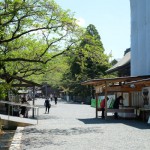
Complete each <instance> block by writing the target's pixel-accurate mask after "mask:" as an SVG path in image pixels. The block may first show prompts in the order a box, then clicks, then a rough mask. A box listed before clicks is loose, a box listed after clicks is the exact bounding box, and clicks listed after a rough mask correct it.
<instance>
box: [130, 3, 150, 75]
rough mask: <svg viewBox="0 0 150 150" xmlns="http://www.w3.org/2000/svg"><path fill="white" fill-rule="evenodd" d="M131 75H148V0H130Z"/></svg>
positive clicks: (149, 66) (149, 38)
mask: <svg viewBox="0 0 150 150" xmlns="http://www.w3.org/2000/svg"><path fill="white" fill-rule="evenodd" d="M130 6H131V76H138V75H150V0H130Z"/></svg>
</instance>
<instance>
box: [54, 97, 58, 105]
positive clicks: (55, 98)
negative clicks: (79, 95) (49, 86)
mask: <svg viewBox="0 0 150 150" xmlns="http://www.w3.org/2000/svg"><path fill="white" fill-rule="evenodd" d="M54 100H55V105H56V104H57V96H56V95H55V96H54Z"/></svg>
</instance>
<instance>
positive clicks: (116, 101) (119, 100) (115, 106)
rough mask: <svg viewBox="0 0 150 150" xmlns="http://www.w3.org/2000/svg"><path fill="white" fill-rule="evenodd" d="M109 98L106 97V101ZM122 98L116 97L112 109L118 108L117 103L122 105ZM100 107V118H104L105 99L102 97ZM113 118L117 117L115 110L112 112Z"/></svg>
mask: <svg viewBox="0 0 150 150" xmlns="http://www.w3.org/2000/svg"><path fill="white" fill-rule="evenodd" d="M108 100H109V98H108V97H107V101H108ZM122 100H123V96H119V97H117V98H116V100H115V102H114V104H113V109H119V105H122V103H121V101H122ZM100 107H101V109H102V119H104V118H105V115H104V112H105V99H103V100H102V101H101V103H100ZM114 118H115V119H118V113H117V112H115V113H114Z"/></svg>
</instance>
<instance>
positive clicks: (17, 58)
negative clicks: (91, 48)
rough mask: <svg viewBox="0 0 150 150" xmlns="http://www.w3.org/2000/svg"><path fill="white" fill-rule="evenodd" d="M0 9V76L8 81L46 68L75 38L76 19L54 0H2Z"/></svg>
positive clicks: (39, 72) (67, 49) (76, 29)
mask: <svg viewBox="0 0 150 150" xmlns="http://www.w3.org/2000/svg"><path fill="white" fill-rule="evenodd" d="M0 10H1V11H0V78H2V79H4V80H5V81H6V82H7V83H9V82H11V81H13V79H14V78H16V77H17V76H19V77H22V78H26V77H29V76H31V75H39V74H43V73H45V71H49V70H50V67H51V63H49V62H52V61H53V60H54V58H56V57H57V56H59V55H61V54H63V53H66V52H67V51H69V50H70V48H71V47H72V46H73V45H74V44H75V43H76V41H77V39H78V38H77V35H78V34H77V33H78V29H79V28H78V26H77V24H76V19H74V18H73V15H72V14H71V13H70V12H69V11H64V10H62V9H61V8H60V7H59V6H58V5H57V4H56V3H55V2H54V1H53V0H4V1H1V2H0ZM47 68H49V69H47Z"/></svg>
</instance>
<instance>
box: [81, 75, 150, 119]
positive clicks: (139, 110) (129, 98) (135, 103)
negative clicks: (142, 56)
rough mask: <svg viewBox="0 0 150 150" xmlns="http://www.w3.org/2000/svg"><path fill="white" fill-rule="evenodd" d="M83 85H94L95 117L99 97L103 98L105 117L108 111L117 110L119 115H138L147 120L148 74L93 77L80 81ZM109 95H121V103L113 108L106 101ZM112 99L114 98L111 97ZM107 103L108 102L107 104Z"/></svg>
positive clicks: (149, 102)
mask: <svg viewBox="0 0 150 150" xmlns="http://www.w3.org/2000/svg"><path fill="white" fill-rule="evenodd" d="M82 85H85V86H89V85H90V86H94V88H95V99H96V108H95V110H96V111H95V112H96V118H98V112H99V111H101V108H100V107H99V103H98V101H99V97H100V96H103V97H104V98H105V104H107V105H105V119H107V113H108V112H112V113H114V112H118V113H119V115H120V116H121V117H140V118H141V119H143V120H144V121H145V120H148V117H149V113H150V100H149V99H150V98H149V97H150V90H149V89H150V88H149V87H150V76H136V77H118V78H108V79H93V80H89V81H85V82H83V83H82ZM109 95H115V98H116V97H118V96H123V97H124V100H123V105H122V106H120V107H119V109H113V108H112V107H111V102H110V101H109V102H107V100H106V99H107V97H109ZM112 99H114V98H112ZM108 103H109V104H108Z"/></svg>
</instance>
